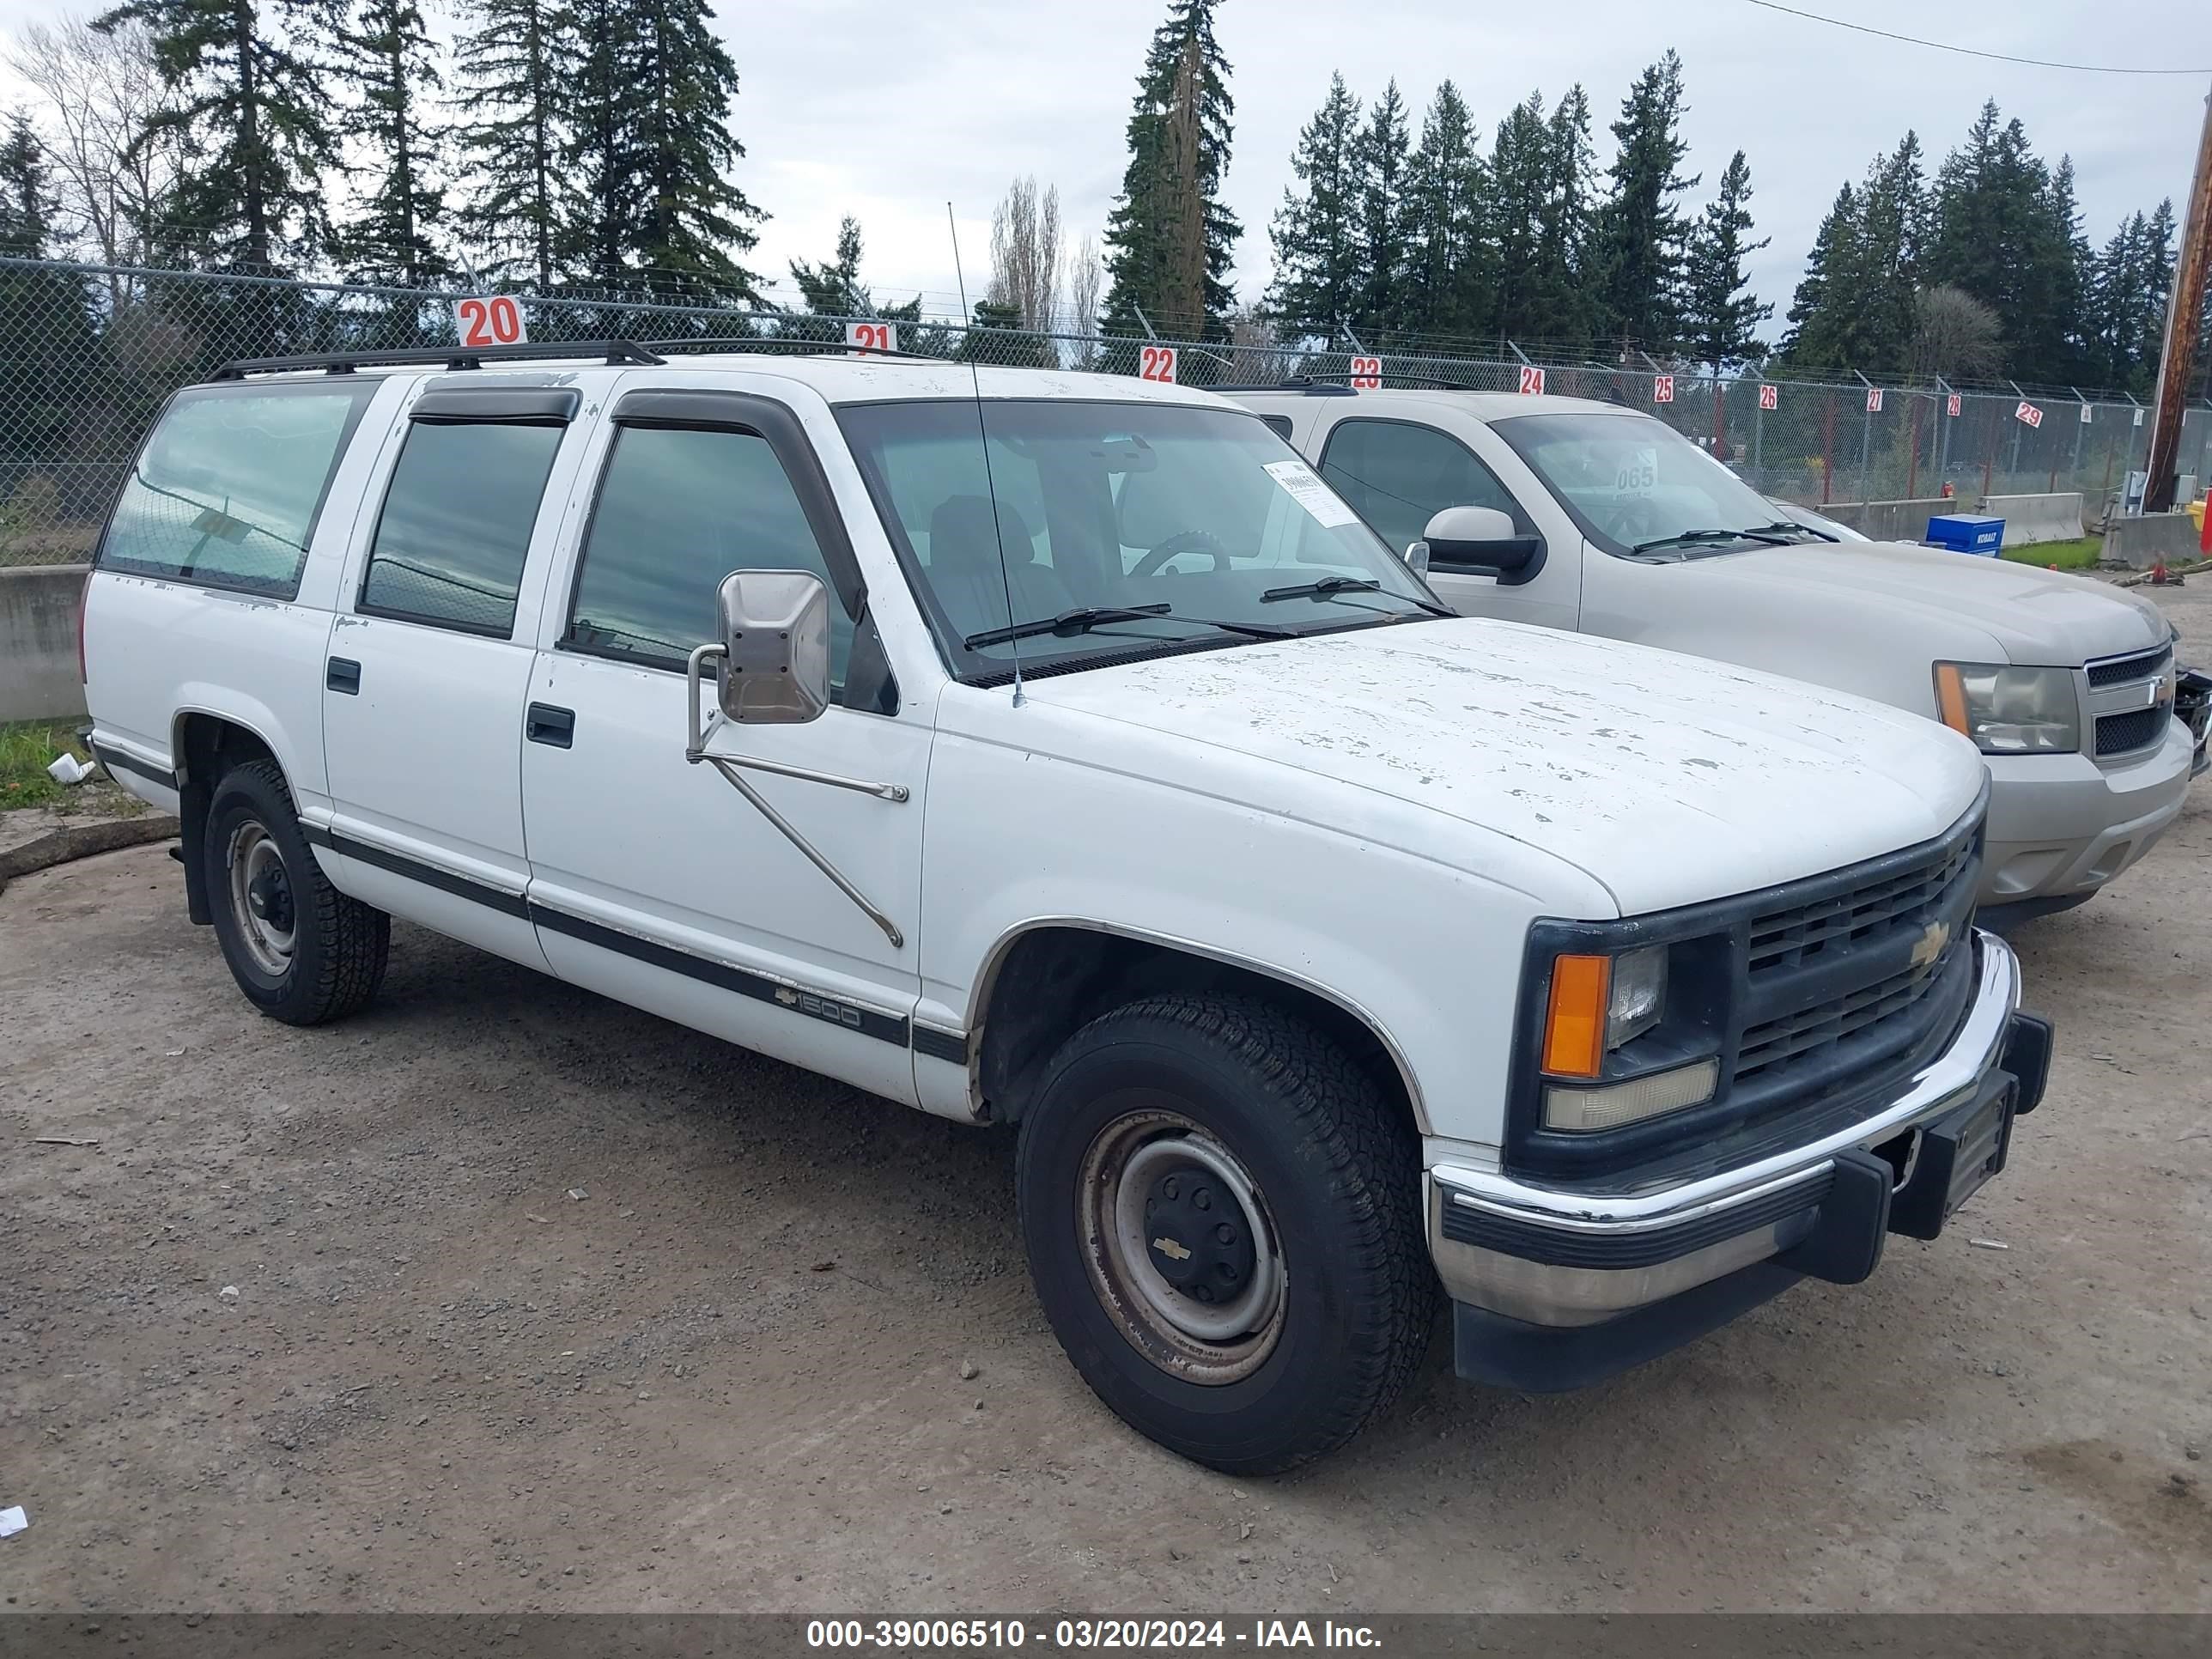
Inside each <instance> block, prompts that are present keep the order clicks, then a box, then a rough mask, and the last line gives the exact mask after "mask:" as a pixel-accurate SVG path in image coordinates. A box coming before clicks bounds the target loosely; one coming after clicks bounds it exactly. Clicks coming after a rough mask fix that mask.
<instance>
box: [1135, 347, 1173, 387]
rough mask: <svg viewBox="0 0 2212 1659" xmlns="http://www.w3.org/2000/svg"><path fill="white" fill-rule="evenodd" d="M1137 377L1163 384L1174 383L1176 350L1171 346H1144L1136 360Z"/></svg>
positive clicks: (1170, 384)
mask: <svg viewBox="0 0 2212 1659" xmlns="http://www.w3.org/2000/svg"><path fill="white" fill-rule="evenodd" d="M1137 378H1138V379H1139V380H1158V382H1159V383H1160V384H1161V385H1163V386H1173V385H1174V384H1175V383H1176V350H1175V348H1174V347H1173V346H1146V348H1145V349H1144V352H1143V354H1142V355H1141V356H1139V358H1138V360H1137Z"/></svg>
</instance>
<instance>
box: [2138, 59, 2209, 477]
mask: <svg viewBox="0 0 2212 1659" xmlns="http://www.w3.org/2000/svg"><path fill="white" fill-rule="evenodd" d="M2208 276H2212V94H2207V96H2206V97H2205V100H2204V132H2203V137H2200V138H2199V139H2198V140H2197V175H2196V178H2195V179H2194V180H2193V181H2192V182H2191V185H2190V187H2189V219H2188V222H2187V223H2186V224H2185V225H2184V226H2183V228H2182V232H2181V254H2180V257H2179V258H2177V259H2176V260H2175V261H2174V262H2173V292H2172V294H2171V295H2168V296H2167V297H2166V348H2165V349H2164V351H2163V352H2161V353H2160V356H2159V360H2158V393H2157V396H2156V397H2155V398H2154V399H2153V401H2152V404H2151V415H2150V459H2149V461H2148V463H2147V465H2148V466H2149V468H2150V477H2149V479H2148V481H2147V482H2146V483H2145V484H2144V486H2143V511H2144V512H2146V513H2170V512H2172V510H2173V472H2174V461H2175V459H2176V458H2177V457H2178V456H2179V454H2180V453H2181V417H2182V415H2183V412H2184V410H2185V405H2186V404H2187V402H2188V396H2187V393H2188V383H2189V365H2190V362H2191V359H2192V358H2194V357H2195V356H2196V355H2197V329H2198V326H2199V325H2200V324H2202V323H2203V319H2204V294H2205V280H2206V278H2207V277H2208Z"/></svg>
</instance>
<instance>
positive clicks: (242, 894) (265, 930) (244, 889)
mask: <svg viewBox="0 0 2212 1659" xmlns="http://www.w3.org/2000/svg"><path fill="white" fill-rule="evenodd" d="M223 862H224V865H225V866H226V867H227V868H228V872H229V876H230V882H229V887H230V913H231V918H232V920H233V921H235V922H236V923H237V925H238V939H239V942H240V944H241V945H244V946H245V947H246V954H247V955H248V956H249V957H252V962H253V965H254V966H255V967H256V968H257V969H259V970H260V971H261V972H263V973H264V974H266V975H268V976H269V977H270V979H272V980H282V979H283V977H284V975H286V974H288V973H289V972H290V971H291V968H292V952H293V949H294V947H295V944H296V942H297V939H298V930H299V915H298V912H297V908H296V907H295V903H294V901H293V896H292V878H291V874H290V872H289V871H288V870H286V868H285V867H284V854H283V852H282V851H281V850H279V848H277V845H276V841H275V840H274V839H273V838H272V837H271V836H270V833H269V831H268V829H266V828H265V827H264V825H263V824H262V823H261V822H260V821H259V820H258V819H256V818H246V819H242V820H240V822H239V823H237V824H236V825H235V826H234V827H233V829H232V830H231V832H230V842H229V845H228V847H227V848H224V853H223Z"/></svg>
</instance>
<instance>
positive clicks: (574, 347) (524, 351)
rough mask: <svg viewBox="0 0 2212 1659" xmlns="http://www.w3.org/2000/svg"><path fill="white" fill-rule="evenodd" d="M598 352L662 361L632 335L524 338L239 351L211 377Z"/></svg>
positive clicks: (458, 364) (623, 359)
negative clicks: (275, 353)
mask: <svg viewBox="0 0 2212 1659" xmlns="http://www.w3.org/2000/svg"><path fill="white" fill-rule="evenodd" d="M569 357H598V358H599V359H601V360H603V361H604V362H608V363H611V364H621V363H629V364H651V363H658V362H665V361H666V360H665V358H661V357H658V356H654V355H653V353H652V352H651V351H649V350H647V349H646V348H645V347H644V346H641V345H640V344H638V343H637V342H636V341H635V340H526V341H524V342H522V343H520V344H517V345H491V346H408V347H404V348H403V349H399V350H397V351H311V352H308V353H307V354H306V355H305V356H297V357H240V358H236V359H234V360H233V361H232V362H227V363H225V364H224V365H223V366H222V368H218V369H217V370H216V372H215V373H214V374H210V376H208V378H209V379H210V380H244V379H245V378H246V376H247V375H249V374H282V373H283V372H284V371H285V370H288V369H295V368H319V369H321V370H322V371H323V372H324V373H325V374H352V373H353V372H354V370H356V369H357V368H411V367H418V366H422V365H427V364H434V363H435V364H443V365H444V366H445V367H446V368H449V369H464V368H483V366H484V365H485V364H486V363H526V362H545V361H547V360H549V359H560V358H569Z"/></svg>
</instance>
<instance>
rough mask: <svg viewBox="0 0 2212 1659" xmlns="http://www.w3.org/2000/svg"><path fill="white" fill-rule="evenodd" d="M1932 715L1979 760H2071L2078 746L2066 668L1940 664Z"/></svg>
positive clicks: (2076, 706)
mask: <svg viewBox="0 0 2212 1659" xmlns="http://www.w3.org/2000/svg"><path fill="white" fill-rule="evenodd" d="M1936 713H1937V714H1938V715H1940V716H1941V717H1942V721H1943V724H1944V725H1946V726H1949V727H1950V728H1951V729H1952V730H1953V731H1954V732H1957V733H1959V735H1960V736H1961V737H1963V738H1971V739H1972V741H1973V744H1974V746H1975V747H1976V748H1978V749H1979V750H1981V751H1982V752H1983V753H1984V755H2070V754H2072V753H2073V752H2074V751H2075V750H2077V749H2079V748H2080V747H2081V704H2080V702H2078V701H2077V700H2076V698H2075V695H2074V671H2073V670H2072V669H2070V668H2014V667H2010V666H2008V665H2003V664H2000V663H1978V662H1939V663H1937V664H1936Z"/></svg>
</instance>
